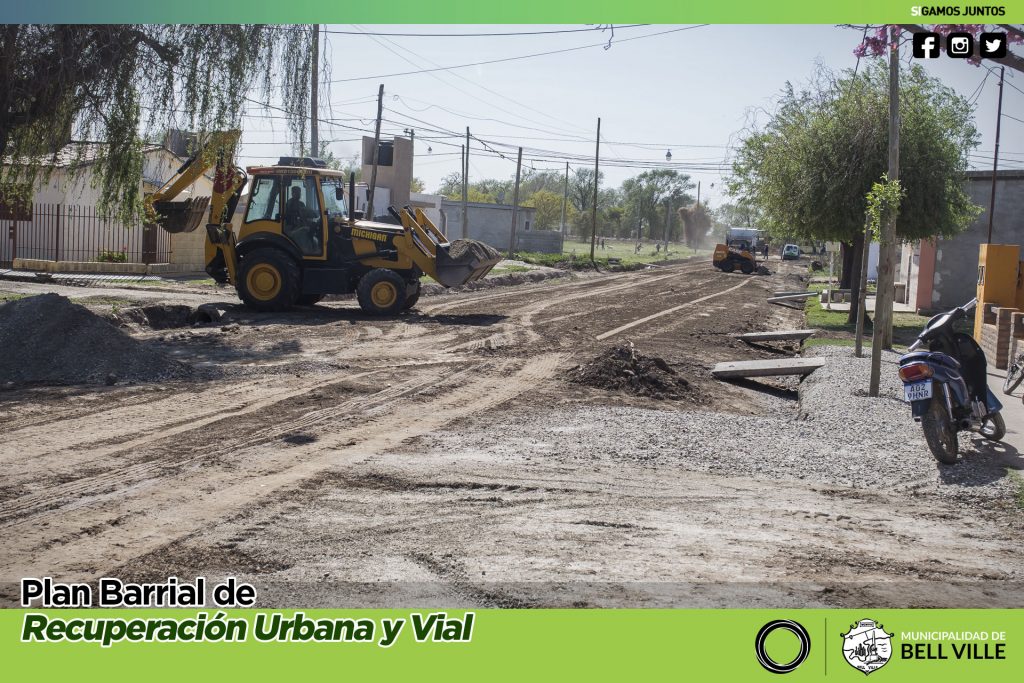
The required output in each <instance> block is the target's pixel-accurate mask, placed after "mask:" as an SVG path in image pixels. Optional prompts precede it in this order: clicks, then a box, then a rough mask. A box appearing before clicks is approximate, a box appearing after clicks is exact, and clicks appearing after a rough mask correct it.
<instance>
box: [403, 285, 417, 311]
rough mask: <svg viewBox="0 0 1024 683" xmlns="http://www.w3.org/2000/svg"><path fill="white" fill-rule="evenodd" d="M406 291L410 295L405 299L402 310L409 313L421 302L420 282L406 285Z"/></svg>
mask: <svg viewBox="0 0 1024 683" xmlns="http://www.w3.org/2000/svg"><path fill="white" fill-rule="evenodd" d="M406 291H408V292H409V293H408V294H407V295H406V297H405V305H404V306H402V310H405V311H408V310H409V309H411V308H415V306H416V303H417V302H418V301H419V300H420V281H419V280H416V282H410V283H408V284H407V285H406Z"/></svg>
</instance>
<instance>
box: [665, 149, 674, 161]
mask: <svg viewBox="0 0 1024 683" xmlns="http://www.w3.org/2000/svg"><path fill="white" fill-rule="evenodd" d="M665 161H672V150H669V151H667V152H665Z"/></svg>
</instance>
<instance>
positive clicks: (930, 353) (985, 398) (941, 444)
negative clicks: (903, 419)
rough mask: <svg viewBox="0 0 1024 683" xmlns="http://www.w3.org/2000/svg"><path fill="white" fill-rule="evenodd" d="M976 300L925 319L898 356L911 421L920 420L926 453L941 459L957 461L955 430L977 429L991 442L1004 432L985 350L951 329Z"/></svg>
mask: <svg viewBox="0 0 1024 683" xmlns="http://www.w3.org/2000/svg"><path fill="white" fill-rule="evenodd" d="M977 305H978V300H977V299H972V300H971V301H969V302H968V303H966V304H964V305H963V306H959V307H957V308H954V309H953V310H951V311H948V312H946V313H942V314H940V315H937V316H935V317H934V318H932V319H931V320H929V321H928V324H927V325H926V326H925V328H924V330H922V331H921V334H920V335H918V337H917V341H915V342H914V343H913V344H911V345H910V349H909V353H907V354H906V355H904V356H903V357H901V358H900V369H899V375H900V379H901V380H903V393H904V397H905V398H906V401H907V402H908V403H910V406H911V412H912V413H913V416H914V421H915V422H920V423H921V428H922V429H923V430H924V438H925V440H926V441H927V442H928V448H929V450H931V452H932V455H934V456H935V459H936V460H938V461H939V462H942V463H946V464H953V463H955V462H956V461H957V452H958V449H957V436H956V435H957V432H961V431H972V432H977V433H978V434H980V435H981V436H983V437H985V438H986V439H989V440H991V441H999V440H1001V439H1002V438H1003V436H1005V435H1006V425H1005V423H1004V422H1003V416H1002V415H1001V414H1000V411H1001V410H1002V409H1003V405H1002V404H1001V403H1000V402H999V399H997V398H996V396H995V394H993V393H992V392H991V391H990V390H989V388H988V381H987V377H988V375H987V369H986V362H985V352H984V351H982V350H981V347H980V346H978V343H977V342H976V341H974V339H973V338H972V337H971V336H970V335H968V334H964V333H963V332H957V331H956V330H955V329H954V326H955V325H956V323H957V321H959V320H962V319H964V318H966V317H967V315H968V313H970V312H971V311H972V310H974V308H975V306H977ZM921 347H925V348H927V349H928V350H927V351H919V350H918V349H920V348H921Z"/></svg>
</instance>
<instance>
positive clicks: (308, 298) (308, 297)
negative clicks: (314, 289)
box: [295, 294, 324, 306]
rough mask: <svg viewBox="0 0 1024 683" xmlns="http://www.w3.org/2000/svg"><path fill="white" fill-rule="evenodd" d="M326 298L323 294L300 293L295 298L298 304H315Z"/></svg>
mask: <svg viewBox="0 0 1024 683" xmlns="http://www.w3.org/2000/svg"><path fill="white" fill-rule="evenodd" d="M323 298H324V295H323V294H300V295H299V298H298V299H296V300H295V305H296V306H315V305H316V304H318V303H320V300H321V299H323Z"/></svg>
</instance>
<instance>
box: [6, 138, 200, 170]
mask: <svg viewBox="0 0 1024 683" xmlns="http://www.w3.org/2000/svg"><path fill="white" fill-rule="evenodd" d="M106 147H107V144H106V143H105V142H72V143H71V144H69V145H65V146H64V147H62V148H61V149H60V150H58V151H57V153H56V154H55V155H53V156H52V157H51V156H46V157H44V158H43V160H42V163H43V165H44V166H49V167H51V168H71V167H72V166H88V165H89V164H94V163H96V162H97V161H98V160H99V159H101V158H102V157H103V150H105V149H106ZM161 150H163V151H164V152H167V153H168V154H170V155H171V156H174V157H175V158H178V159H182V157H179V156H178V155H177V154H174V153H173V152H171V151H170V150H169V149H167V148H166V147H164V146H163V145H145V146H144V147H143V148H142V153H143V154H152V153H154V152H159V151H161ZM182 161H184V159H182ZM4 163H5V164H9V163H11V160H10V159H5V160H4Z"/></svg>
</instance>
